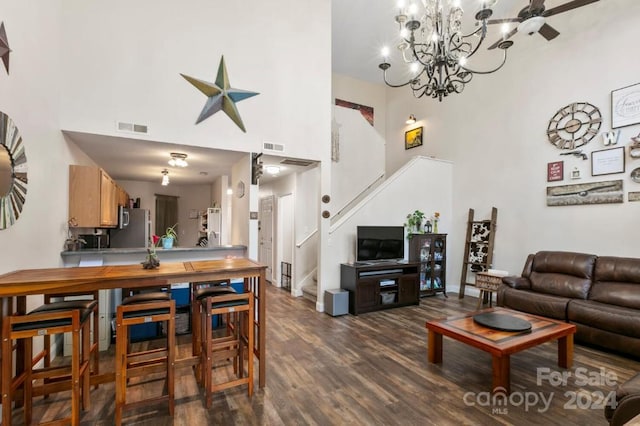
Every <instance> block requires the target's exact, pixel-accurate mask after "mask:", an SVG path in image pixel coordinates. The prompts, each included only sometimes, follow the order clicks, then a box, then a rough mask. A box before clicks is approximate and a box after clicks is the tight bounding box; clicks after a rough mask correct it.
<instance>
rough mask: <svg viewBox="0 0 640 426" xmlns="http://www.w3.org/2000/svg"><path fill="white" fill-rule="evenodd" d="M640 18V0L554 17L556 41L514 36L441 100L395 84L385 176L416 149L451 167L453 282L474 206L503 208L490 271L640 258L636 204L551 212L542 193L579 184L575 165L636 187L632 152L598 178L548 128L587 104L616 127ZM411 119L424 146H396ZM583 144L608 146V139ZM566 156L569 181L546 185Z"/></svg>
mask: <svg viewBox="0 0 640 426" xmlns="http://www.w3.org/2000/svg"><path fill="white" fill-rule="evenodd" d="M587 9H589V10H587ZM587 11H588V12H589V13H587ZM639 18H640V2H629V1H624V0H608V1H602V2H598V3H594V4H592V5H589V6H586V7H585V8H583V9H578V10H576V11H572V12H568V13H567V14H566V15H564V18H563V19H564V20H563V21H562V23H563V24H561V23H558V24H556V23H553V22H558V21H553V22H552V18H549V20H550V21H549V22H550V23H553V25H554V26H557V28H558V30H559V31H560V32H561V35H560V36H559V37H558V38H557V39H555V40H553V41H551V42H547V41H545V40H544V39H543V38H542V37H539V36H535V37H525V36H522V35H518V36H517V37H515V38H514V41H515V45H514V46H513V47H512V48H511V49H510V51H509V54H510V58H509V60H508V62H507V64H506V65H505V67H504V68H503V69H502V70H500V71H498V72H496V73H495V74H491V75H484V76H483V75H477V76H475V77H474V79H473V81H472V82H471V83H470V84H469V85H468V86H467V88H465V90H464V92H463V93H462V94H457V95H451V96H450V97H448V98H447V99H445V100H444V101H443V102H441V103H439V102H437V100H433V99H430V98H429V99H414V98H413V96H412V95H411V93H410V90H409V89H408V88H403V89H388V91H387V95H388V100H389V104H388V112H389V114H388V123H389V125H388V126H387V132H388V133H387V140H388V142H390V141H398V143H397V144H393V143H388V144H387V172H388V173H390V172H393V171H394V170H396V169H397V168H399V167H400V166H401V165H402V164H403V163H404V162H406V161H407V159H408V158H410V156H412V155H415V154H418V153H419V154H422V155H435V156H437V157H439V158H445V159H448V160H451V161H453V162H454V164H455V174H454V183H453V208H454V210H453V212H452V214H453V217H451V218H448V219H449V220H451V222H452V226H453V229H452V231H453V232H455V234H456V235H458V237H457V238H455V239H453V240H452V241H450V242H449V248H450V253H449V259H450V261H449V264H448V269H449V273H452V274H453V280H452V281H453V282H454V283H456V282H459V280H460V270H461V262H462V256H463V250H464V245H463V244H464V231H465V230H466V220H467V213H468V209H469V208H474V209H475V210H476V217H480V218H486V219H488V218H489V215H490V210H491V207H492V206H495V207H497V208H498V227H497V232H496V241H495V251H494V265H495V267H496V268H499V269H505V270H508V271H509V272H512V273H517V274H519V273H520V271H521V270H522V266H523V264H524V260H525V258H526V255H527V254H528V253H532V252H536V251H538V250H575V251H581V252H588V253H595V254H599V255H621V256H637V255H638V251H637V247H636V246H637V244H636V242H635V238H634V237H633V231H632V230H633V229H635V223H636V222H637V217H638V213H640V203H628V202H625V203H623V204H611V205H583V206H570V207H547V206H546V187H547V186H552V185H558V184H571V183H575V181H572V180H571V179H570V178H569V176H568V175H569V173H568V172H570V171H571V169H572V168H573V167H574V166H577V167H579V168H580V169H581V170H582V175H583V178H582V179H581V180H580V181H579V182H596V181H603V180H612V179H623V180H624V190H625V192H628V191H639V190H640V185H638V184H637V183H633V182H632V181H631V180H630V178H629V172H630V171H631V170H632V169H634V168H635V167H638V166H640V162H638V160H633V159H630V157H629V156H628V155H627V157H626V171H625V173H624V174H616V175H608V176H599V177H591V173H590V162H589V161H582V160H580V159H578V158H575V157H572V156H570V157H565V156H560V155H559V153H560V151H559V150H558V149H557V148H555V147H554V146H553V145H551V144H550V142H549V141H548V138H547V135H546V129H547V125H548V123H549V120H550V119H551V117H552V116H553V115H554V114H555V113H556V111H557V110H558V109H560V108H561V107H563V106H565V105H567V104H569V103H572V102H575V101H581V102H585V101H586V102H590V103H592V104H594V105H596V106H597V107H599V108H600V111H601V113H602V116H603V125H602V128H601V131H608V130H610V126H611V122H610V94H611V90H614V89H617V88H621V87H624V86H627V85H630V84H635V83H638V82H640V79H639V78H638V69H639V67H640V59H639V58H638V55H637V54H635V53H634V52H637V51H638V47H637V40H639V39H640V26H638V24H637V22H638V19H639ZM553 19H556V18H553ZM557 19H560V18H557ZM410 112H414V113H415V114H416V116H417V117H418V118H419V119H421V120H422V122H421V123H419V124H422V125H424V126H425V132H424V144H423V146H422V147H419V148H415V149H412V150H410V151H404V149H403V148H402V144H401V143H400V142H399V141H401V140H402V138H403V134H404V131H405V130H406V127H405V126H404V124H403V123H404V119H405V118H406V115H407V114H408V113H410ZM392 123H393V124H392ZM638 132H640V126H638V125H636V126H633V127H626V128H623V129H622V136H621V138H620V144H627V143H628V142H629V138H630V137H631V136H635V135H637V134H638ZM584 148H585V152H591V151H592V150H598V149H603V148H604V146H603V144H602V139H601V137H600V136H597V137H596V138H595V139H594V140H592V141H591V142H590V143H589V144H587V145H586V146H585V147H584ZM558 160H563V161H564V169H565V179H564V181H562V182H554V183H548V182H547V181H546V172H547V163H549V162H552V161H558ZM625 199H626V196H625ZM630 231H631V233H630ZM452 281H451V280H450V281H449V282H450V283H451V282H452ZM448 287H450V286H448Z"/></svg>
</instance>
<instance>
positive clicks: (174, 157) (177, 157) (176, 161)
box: [169, 152, 189, 167]
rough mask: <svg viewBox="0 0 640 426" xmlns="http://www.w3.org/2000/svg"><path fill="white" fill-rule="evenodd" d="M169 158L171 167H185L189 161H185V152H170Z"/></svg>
mask: <svg viewBox="0 0 640 426" xmlns="http://www.w3.org/2000/svg"><path fill="white" fill-rule="evenodd" d="M170 155H171V160H169V165H170V166H171V167H187V166H188V165H189V163H187V162H186V161H185V159H186V158H187V154H182V153H180V152H172V153H171V154H170Z"/></svg>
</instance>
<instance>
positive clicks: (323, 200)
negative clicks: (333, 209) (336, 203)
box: [322, 195, 331, 203]
mask: <svg viewBox="0 0 640 426" xmlns="http://www.w3.org/2000/svg"><path fill="white" fill-rule="evenodd" d="M329 201H331V197H329V196H328V195H323V196H322V202H323V203H328V202H329Z"/></svg>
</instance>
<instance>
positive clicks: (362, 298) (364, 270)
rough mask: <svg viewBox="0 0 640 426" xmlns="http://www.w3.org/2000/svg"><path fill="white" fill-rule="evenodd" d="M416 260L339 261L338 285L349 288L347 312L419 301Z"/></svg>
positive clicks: (415, 303) (359, 312)
mask: <svg viewBox="0 0 640 426" xmlns="http://www.w3.org/2000/svg"><path fill="white" fill-rule="evenodd" d="M419 266H420V263H419V262H404V261H402V262H392V261H385V262H380V263H378V262H355V263H343V264H341V265H340V286H341V287H342V288H343V289H345V290H347V291H349V313H351V314H353V315H358V314H361V313H365V312H372V311H377V310H380V309H389V308H396V307H399V306H406V305H417V304H419V303H420V297H419V283H418V269H419Z"/></svg>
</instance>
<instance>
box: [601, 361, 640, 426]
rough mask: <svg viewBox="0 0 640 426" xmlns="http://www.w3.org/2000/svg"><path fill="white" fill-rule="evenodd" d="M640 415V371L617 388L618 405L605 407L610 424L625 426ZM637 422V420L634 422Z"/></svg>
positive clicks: (605, 414)
mask: <svg viewBox="0 0 640 426" xmlns="http://www.w3.org/2000/svg"><path fill="white" fill-rule="evenodd" d="M636 416H640V373H638V374H636V375H635V376H633V377H632V378H630V379H629V380H627V381H626V382H624V383H622V384H621V385H619V386H618V387H617V388H616V405H615V407H611V405H609V404H607V405H606V406H605V407H604V417H605V418H606V419H607V420H608V421H609V425H610V426H623V425H625V424H627V422H629V421H631V420H633V419H634V418H635V417H636ZM629 424H637V423H635V420H634V422H633V423H629Z"/></svg>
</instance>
